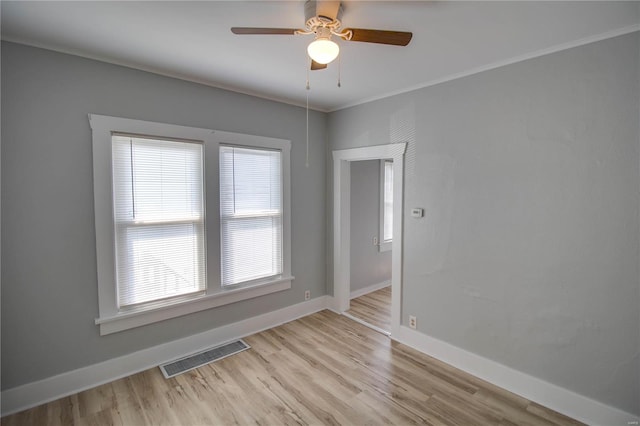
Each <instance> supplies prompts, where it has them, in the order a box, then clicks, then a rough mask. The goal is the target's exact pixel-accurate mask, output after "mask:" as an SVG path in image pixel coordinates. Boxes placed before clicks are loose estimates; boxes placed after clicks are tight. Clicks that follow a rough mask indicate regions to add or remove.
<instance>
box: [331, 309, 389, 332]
mask: <svg viewBox="0 0 640 426" xmlns="http://www.w3.org/2000/svg"><path fill="white" fill-rule="evenodd" d="M341 314H342V315H344V316H345V317H347V318H349V319H350V320H353V321H355V322H357V323H360V324H362V325H364V326H365V327H369V328H370V329H372V330H374V331H377V332H378V333H381V334H384V335H385V336H387V337H390V336H391V332H390V331H387V330H383V329H381V328H380V327H376V326H375V325H373V324H369V323H368V322H366V321H365V320H361V319H360V318H358V317H354V316H353V315H351V314H350V313H348V312H342V313H341Z"/></svg>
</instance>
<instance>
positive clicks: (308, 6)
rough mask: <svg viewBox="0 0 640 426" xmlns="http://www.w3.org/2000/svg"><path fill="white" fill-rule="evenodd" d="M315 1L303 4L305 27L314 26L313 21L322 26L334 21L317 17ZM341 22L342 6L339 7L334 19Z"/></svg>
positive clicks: (310, 0) (320, 16) (324, 17)
mask: <svg viewBox="0 0 640 426" xmlns="http://www.w3.org/2000/svg"><path fill="white" fill-rule="evenodd" d="M317 10H318V9H317V1H316V0H307V1H306V2H305V4H304V19H305V22H306V24H307V27H309V26H312V27H313V26H314V21H315V22H317V21H320V22H322V23H323V24H330V23H331V22H333V21H334V19H331V18H330V17H327V16H322V15H318V13H317ZM340 20H342V4H341V5H340V8H339V9H338V16H337V17H336V19H335V21H340ZM315 25H317V24H315Z"/></svg>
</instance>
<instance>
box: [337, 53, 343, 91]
mask: <svg viewBox="0 0 640 426" xmlns="http://www.w3.org/2000/svg"><path fill="white" fill-rule="evenodd" d="M340 64H341V62H340V55H338V87H342V85H341V84H340V71H341V70H342V67H341V66H340Z"/></svg>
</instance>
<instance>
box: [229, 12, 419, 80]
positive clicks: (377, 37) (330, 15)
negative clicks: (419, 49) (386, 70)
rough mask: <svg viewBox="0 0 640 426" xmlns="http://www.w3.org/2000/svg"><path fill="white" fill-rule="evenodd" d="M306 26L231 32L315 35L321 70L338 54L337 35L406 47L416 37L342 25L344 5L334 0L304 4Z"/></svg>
mask: <svg viewBox="0 0 640 426" xmlns="http://www.w3.org/2000/svg"><path fill="white" fill-rule="evenodd" d="M304 12H305V18H306V23H305V28H304V29H296V28H252V27H232V28H231V32H232V33H234V34H240V35H247V34H252V35H310V34H314V35H315V40H314V41H313V42H311V44H309V46H308V48H307V53H308V54H309V57H311V69H312V70H320V69H324V68H326V67H327V64H328V63H330V62H331V61H333V60H334V59H335V58H337V57H338V54H339V53H340V48H339V46H338V44H337V43H336V42H334V41H333V40H331V37H332V36H336V37H339V38H341V39H342V40H345V41H361V42H365V43H379V44H390V45H394V46H406V45H407V44H409V42H410V41H411V37H412V36H413V34H412V33H410V32H405V31H385V30H371V29H363V28H342V22H341V21H340V19H341V17H342V5H341V4H340V1H333V0H307V1H306V2H305V5H304Z"/></svg>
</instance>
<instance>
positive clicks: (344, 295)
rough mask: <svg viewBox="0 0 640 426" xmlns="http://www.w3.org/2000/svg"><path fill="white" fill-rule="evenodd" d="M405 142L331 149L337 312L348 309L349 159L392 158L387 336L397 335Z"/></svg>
mask: <svg viewBox="0 0 640 426" xmlns="http://www.w3.org/2000/svg"><path fill="white" fill-rule="evenodd" d="M406 148H407V144H406V143H405V142H402V143H393V144H387V145H376V146H368V147H363V148H351V149H343V150H337V151H333V297H334V301H335V307H336V309H337V310H338V311H339V312H344V311H347V310H348V309H349V295H350V276H351V264H350V263H351V162H352V161H363V160H384V159H392V160H393V241H392V243H391V250H392V253H391V330H390V331H391V336H394V335H395V336H397V335H398V333H399V331H400V323H401V320H402V318H401V306H400V305H401V301H402V225H403V217H402V208H403V180H404V153H405V150H406Z"/></svg>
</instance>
